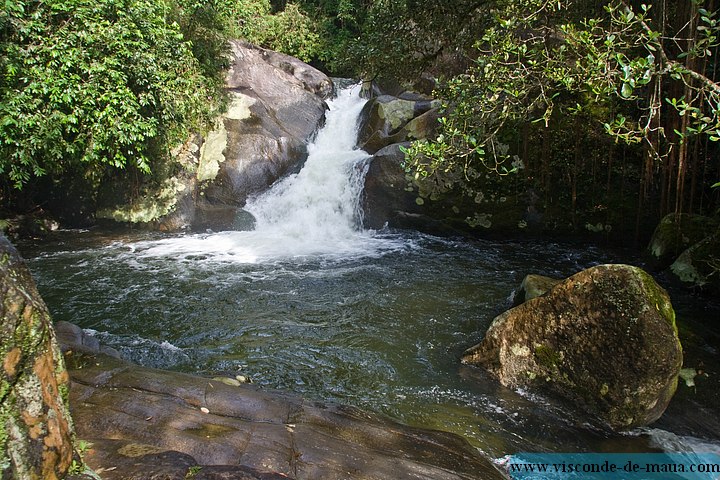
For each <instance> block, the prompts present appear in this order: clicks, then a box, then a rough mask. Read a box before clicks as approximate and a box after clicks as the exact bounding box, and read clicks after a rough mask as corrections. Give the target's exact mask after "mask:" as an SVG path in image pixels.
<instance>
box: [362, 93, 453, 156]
mask: <svg viewBox="0 0 720 480" xmlns="http://www.w3.org/2000/svg"><path fill="white" fill-rule="evenodd" d="M437 107H439V102H437V101H433V100H403V99H401V98H397V97H394V96H391V95H380V96H379V97H374V98H372V99H371V100H370V101H368V103H367V104H366V105H365V107H364V108H363V111H362V113H361V114H360V128H359V131H358V145H359V146H360V148H362V149H363V150H365V151H366V152H368V153H371V154H372V153H376V152H378V151H379V150H381V149H382V148H384V147H386V146H388V145H391V144H394V143H400V142H405V141H408V140H420V139H424V138H428V137H429V136H431V135H433V133H434V132H435V130H436V127H437V119H438V113H437Z"/></svg>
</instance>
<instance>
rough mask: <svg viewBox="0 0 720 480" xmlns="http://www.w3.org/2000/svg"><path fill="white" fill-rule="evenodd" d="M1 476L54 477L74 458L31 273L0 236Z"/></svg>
mask: <svg viewBox="0 0 720 480" xmlns="http://www.w3.org/2000/svg"><path fill="white" fill-rule="evenodd" d="M0 294H1V295H2V303H1V304H0V315H1V318H2V323H1V324H0V339H2V340H1V343H0V354H1V356H2V358H3V362H2V363H3V369H2V372H1V373H0V477H1V478H3V479H5V478H18V479H58V478H64V477H65V475H66V474H67V473H68V472H69V470H70V468H71V466H72V463H73V456H74V449H73V443H72V442H73V424H72V420H71V418H70V415H69V412H68V407H67V404H66V402H67V395H68V387H69V378H68V375H67V372H66V370H65V363H64V362H63V357H62V354H61V352H60V349H59V348H58V345H57V342H56V340H55V334H54V332H53V329H52V325H51V322H50V314H49V313H48V310H47V307H46V306H45V303H44V302H43V301H42V299H41V298H40V295H39V293H38V291H37V288H36V286H35V282H34V281H33V279H32V276H31V275H30V271H29V270H28V268H27V266H26V265H25V263H24V261H23V260H22V259H21V258H20V256H19V255H18V253H17V251H16V250H15V248H14V247H13V246H12V245H11V244H10V242H8V240H7V239H6V238H5V237H3V236H0Z"/></svg>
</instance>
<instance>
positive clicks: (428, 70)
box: [0, 0, 720, 235]
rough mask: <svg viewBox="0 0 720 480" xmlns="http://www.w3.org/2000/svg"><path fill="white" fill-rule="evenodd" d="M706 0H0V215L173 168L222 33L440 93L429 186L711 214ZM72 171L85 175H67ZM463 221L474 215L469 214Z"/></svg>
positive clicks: (606, 218) (716, 134) (426, 144)
mask: <svg viewBox="0 0 720 480" xmlns="http://www.w3.org/2000/svg"><path fill="white" fill-rule="evenodd" d="M714 2H715V0H683V1H679V2H669V1H667V0H659V1H654V2H641V1H631V0H610V1H607V2H591V1H588V0H574V1H573V0H570V1H568V0H556V1H547V0H522V1H509V0H457V1H453V2H436V1H431V0H401V1H395V0H296V1H295V2H286V1H282V0H273V1H268V0H197V1H194V0H162V1H153V2H151V1H149V0H120V1H110V0H93V1H89V0H46V1H42V2H40V1H33V0H16V1H8V2H5V4H4V8H2V9H0V72H1V73H0V195H1V198H2V208H3V212H2V215H0V217H2V216H6V215H9V214H12V213H17V212H22V211H29V210H31V209H33V208H36V207H37V205H42V204H43V202H47V201H48V198H50V197H48V195H50V194H49V193H48V192H51V191H52V190H53V189H64V190H66V192H70V194H71V195H75V194H76V193H74V192H77V195H85V196H88V197H90V198H92V197H93V196H94V195H96V194H97V188H98V185H100V183H101V181H102V180H103V179H106V178H108V177H113V176H117V175H125V176H129V177H131V178H135V179H137V180H136V181H137V182H148V181H153V178H157V177H158V176H163V175H167V174H168V167H167V159H168V158H169V156H170V151H171V150H172V149H173V148H174V147H175V146H176V145H177V144H178V143H180V142H182V141H183V139H184V138H186V137H187V135H188V133H189V132H191V131H199V132H203V131H205V130H206V129H207V128H209V126H210V125H211V122H212V119H213V118H214V117H215V116H216V115H217V114H218V112H221V111H222V109H223V106H224V101H225V99H224V94H223V89H222V79H223V72H224V69H225V68H226V67H227V59H226V57H225V55H224V53H225V51H226V48H227V47H226V45H227V39H229V38H243V39H246V40H248V41H250V42H253V43H256V44H258V45H261V46H264V47H268V48H271V49H276V50H279V51H282V52H284V53H288V54H290V55H294V56H297V57H298V58H300V59H302V60H304V61H307V62H310V63H311V64H313V65H315V66H317V67H319V68H321V69H322V70H324V71H326V72H328V73H330V74H332V75H337V76H352V77H361V78H364V79H374V80H377V81H379V82H386V83H388V82H389V83H395V84H401V85H406V86H408V87H409V88H420V89H422V88H423V87H421V83H422V82H421V80H423V79H428V78H431V79H433V80H434V85H435V92H434V95H436V96H437V97H438V98H440V99H442V100H443V111H442V118H441V119H440V126H439V132H438V136H437V138H435V139H433V140H431V141H423V142H417V143H415V144H414V145H412V146H411V147H410V148H409V149H408V150H407V160H406V164H405V168H406V171H407V173H408V177H409V179H410V180H411V181H412V182H413V185H414V188H416V189H417V191H418V195H419V196H420V197H423V198H439V197H442V196H444V195H448V194H449V193H452V194H458V193H460V194H462V196H463V198H466V199H470V201H471V202H472V201H477V202H479V201H481V200H482V199H483V198H487V196H488V195H493V196H495V195H497V196H504V197H512V196H517V195H529V194H531V195H534V196H537V197H538V199H539V200H538V201H539V202H541V203H542V204H543V206H544V208H546V209H550V210H551V209H553V208H555V209H558V210H563V211H565V212H570V217H571V221H572V222H573V223H574V225H573V227H574V228H575V229H580V230H582V229H583V228H585V227H586V225H585V221H580V220H579V219H585V220H587V219H592V220H593V221H591V222H589V223H587V225H588V226H590V227H592V228H596V227H595V225H598V227H597V228H600V229H603V228H606V229H610V228H612V226H613V225H617V224H624V225H633V227H634V230H635V232H636V234H637V235H640V231H641V230H643V229H644V230H647V229H649V228H652V226H653V225H654V224H656V223H657V221H658V220H659V218H661V217H662V216H663V215H665V214H667V213H669V212H687V213H704V214H711V215H713V214H716V213H717V209H718V205H719V203H720V202H719V200H720V191H719V190H720V189H718V188H717V186H718V181H719V180H720V161H718V141H719V140H720V85H718V83H717V72H716V70H717V68H716V67H717V58H718V54H720V52H719V51H718V46H719V45H720V39H719V36H718V31H719V30H720V25H719V24H718V21H719V19H718V14H717V9H716V6H715V3H714ZM77 185H82V188H78V187H77ZM470 222H471V223H472V219H470Z"/></svg>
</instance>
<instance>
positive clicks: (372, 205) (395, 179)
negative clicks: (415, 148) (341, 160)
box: [363, 143, 419, 229]
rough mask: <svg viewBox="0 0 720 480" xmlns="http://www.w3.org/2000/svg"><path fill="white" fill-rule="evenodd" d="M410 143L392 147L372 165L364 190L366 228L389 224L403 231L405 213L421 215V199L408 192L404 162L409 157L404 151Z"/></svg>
mask: <svg viewBox="0 0 720 480" xmlns="http://www.w3.org/2000/svg"><path fill="white" fill-rule="evenodd" d="M403 146H404V147H409V146H410V144H409V143H402V144H394V145H389V146H387V147H385V148H383V149H382V150H380V151H379V152H377V153H376V154H375V155H373V157H372V158H371V159H370V161H369V165H368V171H367V173H366V174H365V187H364V188H363V214H364V216H363V223H364V226H365V227H366V228H374V229H381V228H383V226H384V225H385V224H388V225H389V226H391V227H400V226H401V225H399V224H400V223H401V222H400V216H401V215H402V213H407V212H410V213H418V212H419V208H418V205H417V204H416V203H415V198H416V197H417V195H415V194H413V192H408V191H407V190H406V188H407V186H408V183H409V182H408V180H407V179H406V178H405V170H404V169H403V167H402V162H403V161H404V160H405V154H404V153H403V152H402V151H401V150H400V147H403Z"/></svg>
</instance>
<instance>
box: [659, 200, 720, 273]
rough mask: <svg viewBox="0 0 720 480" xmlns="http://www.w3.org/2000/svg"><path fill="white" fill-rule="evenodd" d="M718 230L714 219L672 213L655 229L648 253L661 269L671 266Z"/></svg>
mask: <svg viewBox="0 0 720 480" xmlns="http://www.w3.org/2000/svg"><path fill="white" fill-rule="evenodd" d="M717 228H718V221H717V220H716V219H714V218H710V217H705V216H702V215H691V214H688V213H680V214H676V213H671V214H669V215H666V216H665V217H663V219H662V220H661V221H660V223H659V224H658V226H657V227H656V228H655V232H654V233H653V236H652V238H651V239H650V243H649V244H648V247H647V252H648V254H649V255H650V257H651V258H652V259H653V261H655V262H656V263H657V264H658V266H659V267H660V268H665V267H667V266H669V265H670V264H671V263H672V262H673V261H674V260H675V259H677V257H678V256H679V255H680V254H681V253H682V252H683V251H685V250H686V249H688V248H689V247H690V246H692V245H694V244H696V243H698V242H699V241H701V240H703V239H705V238H707V237H708V236H710V235H712V234H713V233H714V232H715V231H716V230H717Z"/></svg>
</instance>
